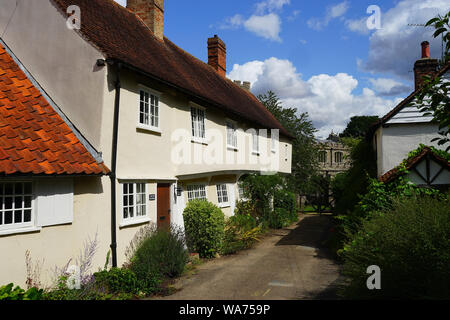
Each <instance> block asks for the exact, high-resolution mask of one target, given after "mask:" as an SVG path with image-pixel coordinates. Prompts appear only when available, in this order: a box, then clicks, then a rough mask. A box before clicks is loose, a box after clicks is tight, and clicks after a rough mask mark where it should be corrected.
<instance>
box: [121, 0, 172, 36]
mask: <svg viewBox="0 0 450 320" xmlns="http://www.w3.org/2000/svg"><path fill="white" fill-rule="evenodd" d="M127 8H128V9H129V10H131V11H133V12H134V13H135V14H137V15H138V16H139V17H140V18H141V19H142V21H144V23H145V24H146V25H147V27H148V28H149V29H150V30H151V31H152V32H153V34H154V35H155V36H156V37H157V38H158V39H159V40H161V41H162V40H163V39H164V0H128V1H127Z"/></svg>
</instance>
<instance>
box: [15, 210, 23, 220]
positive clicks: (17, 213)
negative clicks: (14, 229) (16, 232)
mask: <svg viewBox="0 0 450 320" xmlns="http://www.w3.org/2000/svg"><path fill="white" fill-rule="evenodd" d="M14 223H22V210H20V211H14Z"/></svg>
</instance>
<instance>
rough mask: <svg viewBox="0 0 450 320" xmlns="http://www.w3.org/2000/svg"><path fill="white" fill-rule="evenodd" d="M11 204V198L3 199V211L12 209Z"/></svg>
mask: <svg viewBox="0 0 450 320" xmlns="http://www.w3.org/2000/svg"><path fill="white" fill-rule="evenodd" d="M12 204H13V198H12V197H6V198H5V209H12Z"/></svg>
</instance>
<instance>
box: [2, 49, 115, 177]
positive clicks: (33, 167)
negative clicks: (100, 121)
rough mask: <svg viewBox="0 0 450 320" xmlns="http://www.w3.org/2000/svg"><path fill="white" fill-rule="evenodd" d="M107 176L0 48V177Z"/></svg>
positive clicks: (106, 170) (100, 165)
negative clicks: (22, 175) (24, 175)
mask: <svg viewBox="0 0 450 320" xmlns="http://www.w3.org/2000/svg"><path fill="white" fill-rule="evenodd" d="M107 172H108V169H107V168H106V167H105V166H104V165H103V164H98V163H97V162H96V161H95V159H94V158H93V157H92V155H91V154H90V153H89V152H88V151H87V150H86V148H85V147H84V146H83V145H82V144H81V142H80V141H79V140H78V139H77V138H76V136H75V134H74V133H73V132H72V130H71V129H70V128H69V127H68V125H67V124H66V123H65V122H64V121H63V120H62V119H61V117H60V116H59V115H58V114H57V113H56V112H55V110H54V109H53V108H52V107H51V106H50V105H49V103H48V102H47V101H46V99H45V98H44V97H43V96H42V94H41V93H40V92H39V90H38V89H37V88H36V87H35V86H34V85H33V84H32V82H31V81H30V80H29V79H28V78H27V76H26V75H25V73H24V72H23V71H22V70H21V69H20V67H19V66H18V65H17V64H16V62H15V61H14V60H13V58H12V57H11V56H10V55H9V54H8V52H7V51H6V50H5V48H4V47H3V46H2V45H1V44H0V175H12V174H36V175H55V174H58V175H61V174H63V175H75V174H83V175H84V174H89V175H90V174H104V173H107Z"/></svg>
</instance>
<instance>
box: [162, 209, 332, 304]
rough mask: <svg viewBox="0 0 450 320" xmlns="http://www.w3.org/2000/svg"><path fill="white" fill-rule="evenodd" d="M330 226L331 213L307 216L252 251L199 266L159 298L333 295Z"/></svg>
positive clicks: (312, 296)
mask: <svg viewBox="0 0 450 320" xmlns="http://www.w3.org/2000/svg"><path fill="white" fill-rule="evenodd" d="M330 226H331V223H330V218H329V217H328V216H319V215H303V216H301V218H300V221H299V222H298V223H297V224H296V225H294V226H291V227H289V228H285V229H282V230H274V231H273V232H272V233H270V234H269V235H267V236H265V237H264V239H263V240H262V241H261V242H260V243H259V244H257V245H256V246H255V247H254V248H253V249H250V250H245V251H242V252H240V253H238V254H236V255H232V256H226V257H221V258H219V259H215V260H212V261H209V262H207V263H205V264H203V265H201V266H199V267H198V268H197V270H196V273H195V274H193V275H189V276H184V277H182V278H180V279H178V280H177V282H176V283H175V287H176V288H179V289H181V290H180V291H178V292H176V293H175V294H173V295H171V296H167V297H163V298H158V299H165V300H171V299H174V300H185V299H186V300H188V299H192V300H241V299H244V300H252V299H255V300H264V299H268V300H278V299H283V300H284V299H334V298H335V293H334V289H335V287H334V283H336V282H337V280H338V278H339V266H338V265H337V264H336V263H335V261H333V260H332V259H331V258H330V256H329V254H328V252H327V249H326V248H324V247H323V244H322V243H323V240H324V239H325V238H326V236H327V232H328V230H329V228H330Z"/></svg>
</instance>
